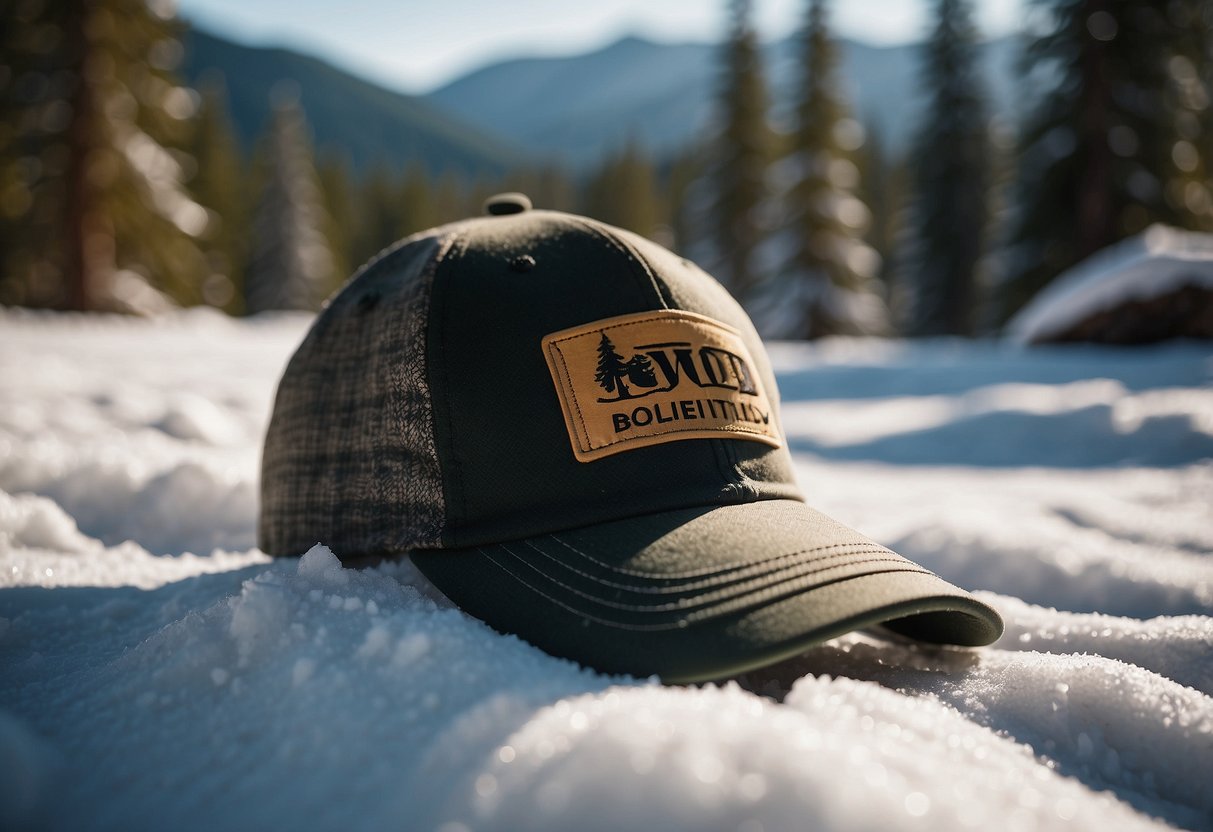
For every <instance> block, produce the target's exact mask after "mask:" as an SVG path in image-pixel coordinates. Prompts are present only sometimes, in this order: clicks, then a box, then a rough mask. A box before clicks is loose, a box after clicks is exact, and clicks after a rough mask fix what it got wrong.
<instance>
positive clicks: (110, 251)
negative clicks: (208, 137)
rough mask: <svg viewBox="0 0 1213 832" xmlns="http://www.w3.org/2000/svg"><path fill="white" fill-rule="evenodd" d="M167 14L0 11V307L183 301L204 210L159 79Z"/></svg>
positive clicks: (100, 9) (166, 68)
mask: <svg viewBox="0 0 1213 832" xmlns="http://www.w3.org/2000/svg"><path fill="white" fill-rule="evenodd" d="M176 35H177V26H176V23H175V22H174V21H173V20H172V15H171V5H170V4H167V3H164V2H159V3H152V4H149V3H147V2H145V0H63V2H54V3H51V2H38V0H10V2H6V3H4V4H3V5H2V7H0V43H2V46H3V49H2V50H0V54H2V55H3V58H2V59H0V61H2V62H3V68H2V69H0V125H3V127H0V185H2V186H3V190H2V191H0V224H2V226H3V228H2V230H0V242H2V243H3V246H4V248H3V252H0V259H2V261H3V262H2V263H0V297H2V298H4V299H5V300H6V301H8V302H18V303H29V304H34V305H46V306H57V307H64V308H71V309H82V310H84V309H102V308H108V309H113V308H118V309H128V310H139V309H141V308H142V309H150V308H153V307H154V306H157V305H159V306H162V305H163V304H164V300H163V298H162V296H159V295H158V294H157V293H156V292H155V291H153V290H151V289H150V288H149V286H148V283H149V282H150V283H154V284H155V285H156V286H159V287H160V288H161V289H163V290H166V291H168V292H170V293H172V294H173V295H174V296H175V297H176V298H177V299H179V300H182V301H185V302H193V301H194V300H196V297H197V285H198V282H199V279H200V277H201V275H202V274H203V273H205V271H206V263H205V260H204V258H203V257H202V254H201V252H200V251H199V249H198V247H197V246H196V245H195V242H194V238H195V237H197V236H198V235H199V234H201V233H202V232H203V231H204V230H205V227H206V220H207V215H206V211H205V210H204V209H203V208H202V207H201V206H199V205H198V204H197V203H195V202H194V201H193V200H191V199H190V198H189V197H188V196H187V195H186V194H185V192H184V190H183V188H182V180H183V179H184V178H185V176H186V175H187V172H188V167H189V165H190V164H191V162H190V160H189V158H188V156H186V155H185V154H184V153H182V152H181V151H180V150H179V149H178V148H179V146H180V145H181V144H182V143H183V142H184V141H185V140H186V138H187V134H188V128H189V120H190V118H191V116H192V115H193V112H194V108H195V99H194V96H193V95H192V94H191V93H190V91H188V90H186V89H184V88H182V87H180V86H178V85H177V83H176V81H175V79H174V77H173V74H172V70H173V68H174V67H175V65H176V64H177V62H178V61H179V59H180V56H181V47H180V44H179V43H178V41H177V38H176Z"/></svg>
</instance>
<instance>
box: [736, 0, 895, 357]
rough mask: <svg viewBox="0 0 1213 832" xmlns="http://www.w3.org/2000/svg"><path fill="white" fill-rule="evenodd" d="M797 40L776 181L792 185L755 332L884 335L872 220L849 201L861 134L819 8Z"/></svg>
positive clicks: (814, 0)
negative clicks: (793, 102) (869, 239)
mask: <svg viewBox="0 0 1213 832" xmlns="http://www.w3.org/2000/svg"><path fill="white" fill-rule="evenodd" d="M801 39H802V58H801V59H802V66H801V71H802V78H801V87H800V94H799V99H798V106H797V111H796V129H795V132H794V134H793V135H792V137H791V147H790V148H789V153H788V155H787V156H786V157H785V158H784V159H782V160H781V161H780V163H779V167H778V172H777V175H776V178H777V179H778V180H779V181H781V182H786V183H789V184H788V185H787V187H786V190H785V192H784V193H783V194H782V203H783V214H784V222H783V228H782V230H781V231H780V233H779V234H777V235H776V236H775V237H774V238H773V239H772V241H771V244H770V248H771V251H772V252H773V253H772V254H771V255H770V259H771V260H774V261H775V276H774V278H773V279H772V280H771V281H770V282H769V284H768V285H767V286H765V287H764V291H763V297H762V298H761V300H760V301H759V302H758V303H757V304H756V309H755V312H756V314H757V316H758V317H759V321H760V326H761V327H762V328H764V329H766V330H767V331H768V332H770V333H772V334H777V335H781V336H784V337H792V338H819V337H822V336H824V335H835V334H876V333H884V332H886V331H887V329H888V325H889V324H888V310H887V308H886V307H885V304H884V301H883V300H882V299H881V297H880V294H879V290H880V287H879V284H878V282H877V279H876V275H877V272H878V270H879V267H880V259H879V256H878V255H877V254H876V252H875V251H873V250H872V248H871V247H870V246H868V245H867V244H866V243H865V242H864V241H863V233H864V231H865V230H866V229H867V226H868V222H869V220H870V213H869V211H868V208H867V206H865V205H864V204H863V202H861V201H860V200H859V198H858V197H857V196H856V192H857V188H858V186H859V171H858V168H857V167H856V165H855V163H854V161H853V160H852V158H851V157H852V154H853V153H854V151H856V150H857V149H858V148H859V147H860V146H861V145H862V144H863V129H862V128H861V127H860V126H859V124H858V123H857V122H856V121H855V120H854V119H852V118H850V117H849V116H848V114H847V106H846V101H845V99H844V96H843V92H842V90H841V89H840V86H839V81H838V77H837V61H838V58H837V55H836V46H835V44H834V41H833V38H832V36H831V34H830V31H829V24H828V20H827V9H826V3H825V0H810V2H809V5H808V12H807V15H806V24H805V27H804V29H803V31H802V34H801Z"/></svg>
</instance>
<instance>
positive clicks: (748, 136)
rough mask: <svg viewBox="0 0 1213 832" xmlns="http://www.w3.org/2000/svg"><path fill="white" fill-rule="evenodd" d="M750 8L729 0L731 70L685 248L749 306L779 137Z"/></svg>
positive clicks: (725, 76) (692, 203) (727, 64)
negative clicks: (769, 114)
mask: <svg viewBox="0 0 1213 832" xmlns="http://www.w3.org/2000/svg"><path fill="white" fill-rule="evenodd" d="M751 5H752V4H751V2H750V1H749V0H730V2H729V17H730V27H729V35H728V40H727V41H726V43H725V45H724V47H723V53H722V63H723V66H724V71H723V72H722V74H721V77H720V88H719V90H718V92H717V96H716V120H717V127H716V130H715V132H714V134H713V138H712V139H711V140H710V141H709V142H708V144H707V146H706V147H705V150H704V155H705V162H704V164H703V175H702V176H701V177H700V178H699V180H698V181H696V182H695V183H693V184H692V185H691V186H690V187H689V189H688V194H687V205H686V209H685V210H686V222H687V224H688V225H689V226H691V227H692V228H693V233H692V234H691V238H690V239H689V240H688V241H687V242H688V245H687V247H686V250H687V253H688V255H689V256H691V257H693V258H695V260H697V261H698V262H700V263H701V264H702V265H703V266H704V267H705V268H707V269H708V270H709V271H710V272H711V273H712V274H714V275H715V276H716V277H717V278H718V279H719V280H720V281H721V282H722V283H723V284H724V285H725V287H726V288H728V289H729V290H730V291H731V292H732V293H733V294H734V295H735V296H736V297H738V298H740V299H741V300H743V301H745V300H746V299H747V298H748V296H749V295H750V294H751V293H752V291H753V289H754V287H755V285H757V283H758V282H759V279H760V277H761V274H760V272H759V269H758V264H757V262H756V259H757V258H756V252H757V249H758V247H759V245H760V244H761V242H762V240H763V238H764V237H765V236H766V234H767V231H768V229H767V228H766V225H765V223H764V221H763V208H764V206H765V205H766V204H767V202H768V199H769V189H768V187H767V184H766V175H767V168H768V166H769V164H770V161H771V157H772V153H773V141H774V137H773V134H772V132H771V129H770V126H769V124H768V122H767V91H766V81H765V78H764V74H763V66H762V52H761V49H760V48H759V43H758V36H757V35H756V33H755V32H754V29H753V27H752V26H751V23H750V17H751Z"/></svg>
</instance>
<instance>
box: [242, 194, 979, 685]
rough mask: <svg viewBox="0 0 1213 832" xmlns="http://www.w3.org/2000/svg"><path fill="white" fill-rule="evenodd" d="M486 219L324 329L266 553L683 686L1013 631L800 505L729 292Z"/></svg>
mask: <svg viewBox="0 0 1213 832" xmlns="http://www.w3.org/2000/svg"><path fill="white" fill-rule="evenodd" d="M486 211H487V216H484V217H479V218H473V219H468V220H464V221H461V222H456V223H452V224H449V225H444V226H441V227H439V228H434V229H431V230H429V231H425V232H422V233H420V234H416V235H413V236H411V237H408V238H406V239H404V240H402V241H400V242H399V243H397V244H396V245H395V246H393V247H391V248H390V249H388V250H386V251H385V252H384V253H382V254H381V255H379V256H377V257H376V258H375V259H373V260H372V261H371V262H369V263H368V264H366V265H365V266H364V267H362V268H361V269H360V270H359V271H358V272H357V273H356V274H355V275H354V276H353V278H351V279H350V281H349V282H348V283H347V284H346V285H345V286H344V288H342V289H341V290H340V291H339V292H338V293H337V294H336V295H334V296H333V297H332V298H331V299H330V300H329V302H328V303H327V304H326V306H325V308H324V309H323V310H322V311H321V313H320V314H319V316H318V317H317V318H316V320H315V322H314V324H313V325H312V327H311V330H310V331H309V332H308V334H307V335H306V337H305V338H304V340H303V342H302V343H301V345H300V346H299V348H298V350H297V351H296V352H295V354H294V356H293V357H292V358H291V360H290V362H289V364H288V366H287V368H286V370H285V372H284V374H283V377H282V379H281V381H280V383H279V386H278V392H277V396H276V399H275V403H274V410H273V415H272V418H271V420H270V425H269V429H268V432H267V434H266V440H265V448H264V454H263V459H262V479H261V514H260V523H259V537H260V541H259V542H260V546H261V548H262V549H263V550H264V551H266V552H267V553H269V554H271V555H297V554H300V553H302V552H304V551H305V550H307V549H308V548H309V547H310V546H311V545H312V544H313V543H315V542H316V541H321V542H323V543H325V544H327V545H328V546H329V547H330V548H331V549H332V550H333V551H334V552H335V553H336V554H337V555H338V557H341V558H342V559H350V558H355V557H357V558H361V557H366V556H375V555H388V556H391V555H404V554H406V553H407V554H410V555H411V557H412V559H413V562H414V563H415V564H416V566H417V568H418V569H419V570H420V571H421V572H422V573H423V574H424V575H425V576H426V577H427V578H428V579H429V580H430V581H431V582H432V583H433V584H435V585H436V586H437V587H438V589H440V590H441V591H442V592H443V593H445V594H446V595H447V596H448V597H449V598H450V599H451V600H452V601H453V602H454V603H455V604H456V605H458V606H459V607H460V608H462V609H463V610H465V611H466V612H468V613H470V614H471V615H473V616H476V617H477V618H479V619H481V620H482V621H484V622H485V623H487V624H488V625H490V626H491V627H493V628H494V629H496V630H498V631H500V632H503V633H510V634H515V635H517V636H519V637H521V638H523V639H525V640H526V641H528V642H530V643H532V644H534V645H535V646H537V647H539V648H541V649H543V650H545V651H547V652H548V653H551V654H553V655H556V656H562V657H567V658H570V659H573V660H576V661H578V662H580V663H582V664H584V665H587V666H590V667H592V668H595V669H597V670H599V671H603V672H608V673H625V674H632V675H636V676H649V675H654V674H655V675H657V676H660V677H661V678H662V680H663V681H666V682H675V683H678V682H696V681H706V680H712V679H719V678H724V677H727V676H730V675H734V674H737V673H741V672H744V671H747V670H752V669H754V668H757V667H761V666H763V665H767V664H771V663H774V662H777V661H779V660H781V659H783V658H787V657H790V656H792V655H794V654H796V653H798V652H801V651H803V650H804V649H805V648H806V647H809V646H811V645H813V644H815V643H818V642H821V641H824V640H826V639H828V638H832V637H834V636H837V635H841V634H843V633H845V632H848V631H850V630H853V629H856V628H862V627H869V626H873V625H883V626H884V627H885V628H887V629H889V630H892V631H894V632H895V633H898V634H900V635H902V636H906V637H910V638H913V639H918V640H921V641H924V642H931V643H941V644H954V645H964V646H977V645H983V644H989V643H990V642H992V641H994V640H995V639H997V638H998V636H999V635H1000V634H1001V631H1002V622H1001V620H1000V619H999V617H998V614H997V613H996V612H995V611H994V610H992V609H991V608H990V607H988V606H986V605H985V604H983V603H981V602H980V601H978V600H976V599H975V598H973V597H972V596H971V595H969V594H968V593H967V592H965V591H964V590H961V589H959V588H957V587H955V586H953V585H951V584H949V583H948V582H946V581H944V580H943V579H942V578H940V577H938V576H936V575H934V574H932V573H931V572H930V571H929V570H927V569H924V568H923V567H921V566H919V565H917V564H915V563H913V562H911V561H910V560H907V559H906V558H903V557H901V556H900V555H897V554H896V553H894V552H892V551H890V550H889V549H887V548H885V547H884V546H881V545H879V544H877V543H874V542H873V541H871V540H869V539H868V538H866V537H864V536H863V535H861V534H859V533H858V532H856V531H854V530H852V529H850V528H847V527H846V526H844V525H843V524H841V523H838V522H836V521H834V520H831V519H830V518H828V517H826V516H825V515H823V514H821V513H820V512H817V511H815V510H814V509H812V508H810V507H809V506H807V505H806V504H805V503H804V501H803V497H802V496H801V493H800V490H799V488H798V487H797V484H796V481H795V478H794V475H793V468H792V461H791V457H790V455H789V453H788V449H787V442H786V440H785V437H784V433H783V430H782V428H781V427H780V414H779V394H778V390H777V388H776V385H775V377H774V375H773V373H772V371H771V367H770V363H769V362H768V360H767V356H766V352H765V350H764V349H763V345H762V342H761V340H760V339H759V337H758V334H757V332H756V331H755V330H754V327H753V326H752V324H751V322H750V320H749V318H748V317H747V316H746V314H745V312H744V311H743V310H742V308H741V306H740V305H739V304H738V303H737V302H736V301H735V300H734V299H733V298H732V297H731V296H730V295H729V293H728V292H727V291H725V289H724V288H723V287H722V286H721V285H720V284H719V283H717V282H716V281H715V280H714V279H713V278H712V277H710V276H709V275H708V274H707V273H706V272H704V271H702V270H701V269H699V268H698V267H697V266H695V265H694V264H693V263H691V262H690V261H688V260H685V259H682V258H680V257H678V256H677V255H675V254H673V253H672V252H670V251H668V250H666V249H664V248H662V247H661V246H658V245H656V244H655V243H653V242H651V241H649V240H646V239H644V238H642V237H640V236H638V235H636V234H632V233H629V232H627V231H624V230H621V229H619V228H614V227H612V226H609V225H606V224H604V223H601V222H596V221H594V220H591V219H587V218H585V217H580V216H575V215H572V214H567V213H561V212H556V211H542V210H532V209H531V206H530V203H529V201H528V200H527V199H526V198H525V197H524V196H522V195H519V194H505V195H499V196H497V197H494V198H492V199H490V200H489V201H488V202H487V203H486ZM815 487H817V488H823V489H824V488H828V487H829V484H828V483H815Z"/></svg>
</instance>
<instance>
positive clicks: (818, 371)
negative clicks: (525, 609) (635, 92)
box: [0, 312, 1213, 832]
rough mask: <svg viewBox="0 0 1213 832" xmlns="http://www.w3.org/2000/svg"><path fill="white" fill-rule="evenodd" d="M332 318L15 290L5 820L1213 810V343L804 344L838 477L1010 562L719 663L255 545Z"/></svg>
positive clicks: (897, 816) (6, 484) (798, 391)
mask: <svg viewBox="0 0 1213 832" xmlns="http://www.w3.org/2000/svg"><path fill="white" fill-rule="evenodd" d="M305 324H306V322H305V321H304V320H303V319H300V318H281V319H272V320H263V321H258V322H253V323H237V322H232V321H228V320H226V319H224V318H220V317H217V316H213V315H210V314H204V313H200V312H194V313H187V314H181V315H178V316H176V317H174V318H171V319H167V320H162V321H159V322H152V323H149V322H145V321H134V320H120V319H105V318H73V317H47V316H36V315H22V314H17V313H12V312H9V313H3V314H0V771H2V772H3V776H2V777H0V828H3V829H30V828H52V829H64V830H67V829H71V830H76V829H122V830H131V829H136V830H137V829H170V828H174V829H175V828H181V829H219V828H222V829H252V828H278V829H296V830H307V829H330V828H337V827H342V828H347V827H348V828H355V829H385V828H391V829H409V830H412V829H416V830H426V829H443V830H446V832H457V830H470V829H500V830H524V829H552V830H560V829H570V828H576V829H578V830H581V831H582V832H589V831H590V830H621V829H639V830H667V829H669V830H672V829H679V830H718V829H719V830H746V831H747V832H762V831H763V830H765V831H766V832H772V830H783V829H826V830H835V829H837V830H853V829H854V830H858V829H871V830H893V829H923V830H926V829H932V830H938V829H967V828H982V829H986V830H990V829H999V830H1004V829H1011V830H1014V829H1023V830H1032V829H1060V828H1065V829H1090V830H1098V832H1107V830H1113V829H1115V830H1120V829H1158V828H1163V827H1165V826H1166V825H1172V826H1176V827H1184V828H1194V829H1213V789H1210V788H1209V784H1210V778H1211V777H1213V462H1211V460H1213V386H1211V385H1210V382H1211V380H1213V351H1211V350H1210V349H1208V348H1206V347H1197V346H1192V345H1188V346H1167V347H1158V348H1151V349H1143V350H1136V351H1115V350H1096V349H1084V348H1070V349H1054V350H1040V351H1032V352H1024V351H1019V350H1015V349H1010V348H1001V347H995V346H988V345H987V346H972V345H966V344H961V343H955V344H953V343H946V342H943V343H934V344H928V345H916V346H907V345H905V344H898V343H879V342H862V341H835V342H829V343H826V344H824V345H821V346H818V347H814V348H806V347H800V346H790V345H781V346H778V347H776V348H775V349H774V350H773V357H774V358H775V361H776V364H777V366H778V368H779V371H780V383H781V388H782V390H783V395H784V412H785V414H786V423H787V425H788V427H789V434H790V441H791V442H792V445H793V448H794V451H795V453H796V459H797V462H798V467H799V476H800V478H801V482H802V484H803V486H804V489H805V491H806V492H807V493H808V495H809V496H810V500H811V502H812V503H813V504H814V505H816V506H817V507H818V508H821V509H823V510H825V511H826V512H828V513H830V514H832V515H834V516H836V517H838V518H839V519H841V520H843V521H846V522H848V523H850V524H852V525H854V526H856V527H858V528H859V529H861V530H863V531H865V532H866V533H868V534H869V535H870V536H872V537H875V538H876V539H877V540H879V541H881V542H883V543H885V544H887V545H889V546H892V547H893V548H894V549H897V550H898V551H901V552H902V553H904V554H906V555H908V556H910V557H913V558H915V559H917V560H919V561H920V562H922V563H924V564H925V565H927V566H929V567H930V568H932V569H934V570H936V571H938V572H940V573H941V574H943V575H944V576H945V577H947V578H949V579H951V580H953V581H954V582H956V583H959V584H961V585H963V586H967V587H970V588H973V589H976V590H980V591H981V594H982V597H983V598H984V599H985V600H986V601H988V602H989V603H991V604H993V605H994V606H996V607H997V608H998V609H999V610H1000V611H1001V612H1002V614H1003V616H1004V617H1005V619H1006V621H1007V632H1006V635H1005V636H1004V637H1003V639H1002V640H1001V641H1000V642H999V643H998V644H997V645H996V646H995V647H994V648H990V649H985V650H978V651H961V650H929V649H924V648H921V647H915V646H907V645H904V644H898V643H892V642H887V641H881V640H878V639H877V638H876V637H874V636H871V635H853V636H850V637H847V638H844V639H839V640H837V641H834V642H831V643H829V644H827V645H825V646H823V647H820V648H818V649H815V650H812V651H809V652H808V653H806V654H805V655H803V656H801V657H799V658H797V659H796V660H794V661H792V662H789V663H786V664H785V665H782V666H780V667H777V668H773V669H771V670H769V671H766V672H763V673H755V674H751V675H750V676H748V677H745V678H743V679H741V680H738V681H734V682H729V683H726V684H722V685H718V686H711V685H709V686H704V687H699V688H676V687H662V686H661V685H659V684H657V683H656V682H655V681H653V680H634V679H627V678H610V677H604V676H601V675H598V674H595V673H592V672H589V671H586V670H583V669H580V668H578V667H577V666H575V665H573V664H570V663H568V662H565V661H560V660H556V659H553V658H550V657H548V656H546V655H544V654H543V653H540V652H539V651H537V650H535V649H533V648H531V647H529V646H528V645H526V644H524V643H522V642H519V641H518V640H516V639H513V638H507V637H502V636H499V635H497V634H495V633H494V632H492V631H491V630H489V629H488V628H486V627H485V626H483V625H482V624H480V623H478V622H477V621H475V620H472V619H470V618H468V617H466V616H465V615H463V614H462V613H460V612H459V611H457V610H454V609H451V608H449V606H448V605H447V604H446V603H445V602H444V601H443V599H441V598H440V597H436V596H434V595H432V594H431V593H429V592H427V591H426V589H425V587H424V586H423V585H421V583H420V582H419V580H418V579H417V578H416V576H415V575H414V573H413V572H412V571H411V569H410V567H409V565H408V564H407V563H404V564H396V565H394V566H391V567H385V568H380V569H377V570H372V571H364V572H357V571H353V570H348V569H342V568H341V567H340V565H339V564H338V562H337V561H336V559H335V558H334V557H333V556H332V555H331V554H330V553H329V552H328V551H327V550H325V549H323V548H322V547H318V548H316V549H314V550H313V551H312V552H310V553H309V554H308V555H307V556H306V557H304V558H303V559H302V560H301V561H290V562H278V563H271V562H270V561H269V560H268V559H267V558H265V557H264V556H263V555H261V554H260V553H259V552H257V551H256V550H255V548H253V547H254V545H255V540H254V523H255V517H256V492H257V488H256V476H257V474H256V472H257V467H258V453H259V444H260V438H261V432H262V429H263V425H264V422H265V419H266V417H267V414H268V410H269V405H270V400H271V395H272V392H273V387H274V383H275V381H276V379H277V376H278V374H279V372H280V371H281V368H282V365H283V363H284V362H285V360H286V358H287V356H288V355H289V353H290V351H291V350H292V349H293V347H294V345H295V343H296V342H297V341H298V339H299V338H300V337H301V336H302V333H303V330H304V327H305Z"/></svg>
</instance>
